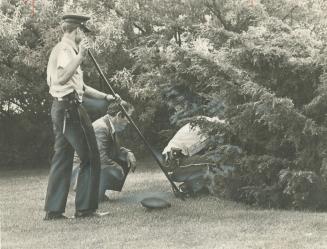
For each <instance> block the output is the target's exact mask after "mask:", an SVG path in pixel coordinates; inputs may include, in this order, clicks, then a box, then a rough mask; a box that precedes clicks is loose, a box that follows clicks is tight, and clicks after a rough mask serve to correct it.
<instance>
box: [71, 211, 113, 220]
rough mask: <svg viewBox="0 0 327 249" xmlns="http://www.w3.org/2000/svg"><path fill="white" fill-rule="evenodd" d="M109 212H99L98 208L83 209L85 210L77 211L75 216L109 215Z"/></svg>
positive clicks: (76, 217)
mask: <svg viewBox="0 0 327 249" xmlns="http://www.w3.org/2000/svg"><path fill="white" fill-rule="evenodd" d="M108 214H109V212H102V213H101V212H97V211H96V210H83V211H76V212H75V215H74V218H75V219H78V218H92V217H102V216H106V215H108Z"/></svg>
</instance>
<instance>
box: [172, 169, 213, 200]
mask: <svg viewBox="0 0 327 249" xmlns="http://www.w3.org/2000/svg"><path fill="white" fill-rule="evenodd" d="M208 171H209V165H208V164H191V165H188V166H183V167H179V168H177V169H175V170H174V171H173V172H172V174H171V179H172V180H173V181H175V182H181V183H182V184H181V185H180V186H179V188H180V190H181V191H182V192H183V193H185V194H187V195H190V196H192V195H195V194H197V193H207V192H208V188H207V186H206V180H205V175H206V174H207V173H208Z"/></svg>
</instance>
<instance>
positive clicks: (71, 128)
mask: <svg viewBox="0 0 327 249" xmlns="http://www.w3.org/2000/svg"><path fill="white" fill-rule="evenodd" d="M51 118H52V122H53V131H54V136H55V145H54V151H55V152H54V156H53V158H52V162H51V169H50V174H49V181H48V188H47V194H46V200H45V211H47V212H60V213H63V212H65V207H66V202H67V196H68V192H69V187H70V179H71V174H72V167H73V157H74V151H76V153H77V154H78V156H79V158H80V160H81V164H80V171H79V174H78V179H77V186H76V197H75V208H76V210H96V209H97V208H98V192H99V180H100V157H99V151H98V148H97V143H96V139H95V135H94V130H93V127H92V123H91V121H90V119H89V116H88V114H87V113H86V111H85V109H84V107H83V106H82V105H80V104H76V103H75V102H74V101H71V100H69V101H68V100H63V101H58V100H54V102H53V104H52V108H51Z"/></svg>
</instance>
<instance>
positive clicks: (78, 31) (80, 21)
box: [61, 14, 90, 44]
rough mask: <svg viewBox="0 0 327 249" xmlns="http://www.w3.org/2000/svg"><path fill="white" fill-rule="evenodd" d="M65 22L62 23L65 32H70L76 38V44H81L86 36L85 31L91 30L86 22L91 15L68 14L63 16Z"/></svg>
mask: <svg viewBox="0 0 327 249" xmlns="http://www.w3.org/2000/svg"><path fill="white" fill-rule="evenodd" d="M62 19H63V22H62V24H61V27H62V30H63V32H64V33H68V34H69V35H71V36H72V38H73V39H74V40H75V42H76V44H79V43H80V42H81V40H82V39H83V38H84V36H85V35H84V33H85V32H90V30H89V29H88V28H87V27H86V22H87V21H88V20H89V19H90V17H89V16H85V15H77V14H66V15H64V16H63V17H62Z"/></svg>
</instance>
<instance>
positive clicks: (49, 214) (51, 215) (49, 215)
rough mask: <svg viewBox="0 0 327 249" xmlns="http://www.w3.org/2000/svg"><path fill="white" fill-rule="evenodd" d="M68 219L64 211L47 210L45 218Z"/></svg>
mask: <svg viewBox="0 0 327 249" xmlns="http://www.w3.org/2000/svg"><path fill="white" fill-rule="evenodd" d="M65 219H68V217H67V216H65V215H63V214H62V213H56V212H47V213H46V215H45V217H44V218H43V220H65Z"/></svg>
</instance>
